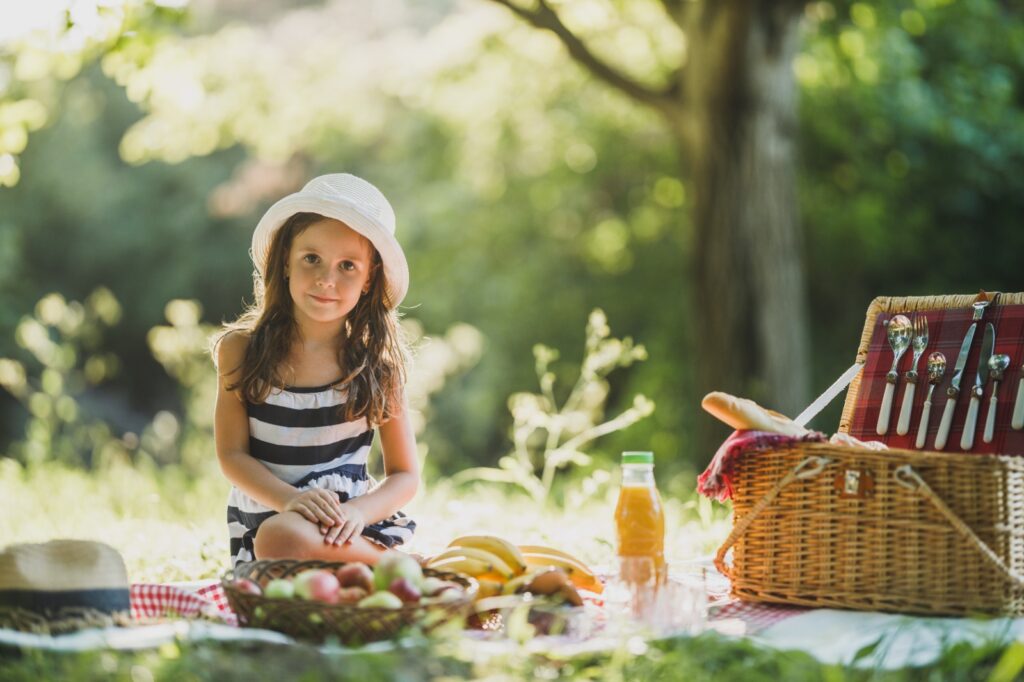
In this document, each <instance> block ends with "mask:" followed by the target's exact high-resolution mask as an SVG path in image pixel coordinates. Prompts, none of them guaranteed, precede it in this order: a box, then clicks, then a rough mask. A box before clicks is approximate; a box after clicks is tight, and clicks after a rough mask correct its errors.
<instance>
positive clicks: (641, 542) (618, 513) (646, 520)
mask: <svg viewBox="0 0 1024 682" xmlns="http://www.w3.org/2000/svg"><path fill="white" fill-rule="evenodd" d="M615 531H616V537H617V540H618V554H619V557H620V558H623V559H624V558H630V559H650V564H648V565H649V566H651V567H653V570H654V572H655V575H654V576H649V575H644V574H643V573H645V571H644V570H643V569H638V568H636V567H637V566H638V565H644V564H646V562H637V561H630V562H628V565H630V566H632V567H633V569H632V570H633V572H639V573H640V574H638V575H631V576H626V575H624V576H623V577H624V578H626V579H630V580H634V581H637V582H645V581H648V580H651V579H655V580H660V579H661V578H663V577H664V575H665V509H664V506H663V505H662V503H661V496H660V495H659V494H658V488H657V486H655V484H654V454H653V453H650V452H624V453H622V488H621V489H620V490H619V501H618V504H617V505H616V506H615ZM621 563H622V565H623V566H625V565H627V562H625V561H623V562H621Z"/></svg>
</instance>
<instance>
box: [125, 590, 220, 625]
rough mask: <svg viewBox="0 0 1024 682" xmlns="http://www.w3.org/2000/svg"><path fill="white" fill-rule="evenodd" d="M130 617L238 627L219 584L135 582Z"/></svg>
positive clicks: (131, 593) (131, 592)
mask: <svg viewBox="0 0 1024 682" xmlns="http://www.w3.org/2000/svg"><path fill="white" fill-rule="evenodd" d="M130 595H131V605H132V618H134V619H135V620H146V619H149V618H168V617H171V618H212V619H215V620H220V621H223V622H224V623H226V624H228V625H238V617H237V616H236V615H235V612H234V611H232V610H231V606H230V605H229V604H228V598H227V595H225V594H224V589H223V588H222V587H221V586H220V583H209V584H206V585H197V586H196V587H195V588H190V587H185V586H181V585H159V584H148V583H135V584H133V585H132V586H131V591H130Z"/></svg>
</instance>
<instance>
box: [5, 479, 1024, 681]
mask: <svg viewBox="0 0 1024 682" xmlns="http://www.w3.org/2000/svg"><path fill="white" fill-rule="evenodd" d="M666 487H672V488H675V487H676V486H675V485H673V484H670V486H666ZM227 489H228V486H227V483H226V482H225V481H224V480H223V477H222V476H221V475H220V473H219V471H217V470H216V468H215V466H214V465H213V464H212V463H211V466H210V469H209V470H208V471H206V472H204V473H203V474H201V475H198V476H196V475H191V476H190V475H187V474H185V472H184V471H183V470H181V469H177V468H174V467H170V468H164V469H159V470H157V469H153V468H132V467H129V466H127V465H123V464H122V465H115V466H112V467H110V468H108V469H107V470H104V471H103V472H102V474H97V473H90V472H85V471H81V470H78V469H73V468H68V467H66V466H61V465H56V464H43V465H38V466H33V467H31V468H25V467H22V466H21V465H19V464H17V463H15V462H14V461H13V460H10V459H3V460H0V500H3V501H4V505H5V510H6V511H7V512H8V513H6V514H4V515H2V516H0V538H3V544H7V543H13V542H39V541H45V540H48V539H52V538H56V537H64V538H88V539H96V540H102V541H104V542H107V543H109V544H111V545H113V546H114V547H116V548H117V549H118V550H120V551H121V553H122V554H123V556H124V557H125V561H126V564H127V567H128V572H129V576H130V579H131V580H132V581H133V582H151V581H152V582H158V581H173V580H196V579H202V578H214V577H217V576H219V575H220V574H221V573H222V572H223V571H224V570H225V569H226V568H227V566H228V560H227V557H228V552H227V538H226V532H225V528H224V521H223V519H224V501H225V498H226V495H227ZM690 489H692V487H691V488H690ZM613 494H614V492H613V491H612V490H609V489H600V490H597V491H595V493H594V494H593V495H590V496H589V497H587V498H585V499H583V498H580V499H576V500H574V501H573V503H572V504H570V505H567V507H566V509H562V510H557V509H555V510H553V509H540V508H538V507H537V505H536V503H535V502H533V501H532V500H529V499H528V498H526V497H524V496H520V495H513V494H508V493H507V492H505V491H504V490H502V489H500V488H495V487H493V486H489V487H483V486H481V487H476V488H469V489H466V488H459V489H455V488H453V487H452V486H450V485H449V484H447V483H446V482H444V481H435V482H433V483H432V484H431V485H430V486H428V487H427V488H426V489H425V490H424V491H422V492H421V494H420V495H419V496H418V497H417V499H416V500H415V501H414V503H413V504H412V505H411V506H410V508H409V509H408V511H409V512H410V514H411V515H413V516H414V518H416V519H417V521H418V522H419V529H418V531H417V535H416V540H415V542H414V544H413V547H412V549H414V550H418V551H421V552H431V551H435V550H437V549H439V548H441V547H443V546H444V545H446V544H447V543H448V541H449V540H451V539H452V538H453V537H455V536H456V535H459V534H462V533H469V532H484V533H495V534H499V535H502V536H503V537H507V538H509V539H512V540H515V541H519V542H527V541H529V542H534V543H540V542H542V543H547V544H552V545H556V546H559V547H561V548H563V549H565V550H567V551H570V552H573V553H576V554H578V555H579V556H580V557H581V558H583V559H585V560H586V561H588V562H590V563H591V564H593V565H598V566H600V565H607V564H608V563H609V562H610V561H611V559H612V557H613V546H612V541H613V538H614V534H613V526H612V509H613V506H614V505H613ZM666 507H667V517H668V523H667V524H666V525H667V527H668V528H670V529H671V530H670V532H669V536H668V537H667V539H666V547H667V550H668V553H669V558H670V560H673V559H674V560H686V559H692V558H694V557H697V556H702V555H706V554H708V553H709V552H711V551H712V550H713V549H714V548H715V547H716V546H717V544H718V543H719V542H720V541H721V538H723V537H724V536H725V535H726V534H727V533H728V528H729V527H728V518H727V515H726V513H725V511H724V510H723V509H722V508H720V507H718V506H717V505H710V504H708V503H706V502H698V501H697V500H695V499H693V498H690V499H684V500H679V499H677V498H675V497H672V496H669V499H668V500H667V503H666ZM1022 667H1024V645H1010V646H995V645H993V646H983V647H970V646H967V645H956V646H952V647H950V648H949V649H947V650H946V651H945V652H944V654H943V656H942V658H941V659H940V660H939V661H937V662H935V663H934V664H933V665H931V666H929V667H928V668H925V669H915V670H903V671H895V672H879V671H870V670H866V671H865V670H852V669H845V668H842V667H838V666H829V665H823V664H821V663H819V662H817V661H816V660H815V659H813V658H812V657H810V656H809V655H807V654H804V653H800V652H782V651H776V650H771V649H766V648H763V647H759V646H757V645H755V644H753V643H751V642H750V641H748V640H742V639H734V638H727V637H723V636H720V635H717V634H714V633H707V634H705V635H702V636H700V637H697V638H674V639H668V640H663V641H658V642H645V641H643V640H640V639H637V638H633V639H630V640H626V641H623V642H622V643H621V646H620V648H619V649H618V650H615V651H605V652H599V653H593V654H586V655H576V656H573V657H572V658H569V659H565V658H560V657H559V656H557V655H554V654H551V653H547V654H545V653H538V652H536V651H535V650H531V649H530V648H528V647H525V646H515V645H511V646H510V647H508V648H507V649H503V650H502V652H501V653H500V654H494V653H493V652H492V653H488V654H486V655H485V654H484V653H483V650H482V649H481V648H480V647H478V646H473V645H472V643H470V642H467V641H466V640H465V639H464V638H462V637H458V636H449V637H442V638H439V639H435V640H432V641H421V642H414V643H412V644H410V645H408V646H403V647H400V648H397V649H394V650H391V651H387V652H377V653H369V652H358V651H356V652H353V651H351V650H347V651H338V650H335V651H328V650H321V649H316V648H311V647H307V646H301V645H300V646H277V645H266V644H261V645H253V644H245V645H242V644H237V643H235V644H227V643H212V642H185V641H182V642H178V643H172V644H166V645H164V646H161V647H159V648H158V649H153V650H145V651H137V652H121V651H118V652H113V651H93V652H86V653H77V654H54V653H44V652H39V651H33V650H24V651H21V650H15V649H3V648H0V679H3V680H32V681H33V682H34V681H35V680H46V679H55V680H58V679H59V680H79V679H97V678H102V679H115V680H122V679H123V680H132V682H146V681H147V680H222V679H275V680H276V679H303V680H319V679H353V680H355V679H359V680H365V679H401V680H426V679H451V680H455V679H489V680H511V679H557V680H561V679H583V680H634V679H643V680H661V679H665V680H678V679H687V680H730V679H742V680H754V681H756V680H771V681H773V682H774V681H775V680H779V679H785V680H791V679H792V680H826V681H833V680H867V679H882V680H919V679H954V680H982V679H993V680H1000V679H1006V680H1009V679H1014V678H1015V677H1016V676H1017V675H1018V674H1019V673H1020V671H1021V669H1022Z"/></svg>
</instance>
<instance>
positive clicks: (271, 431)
mask: <svg viewBox="0 0 1024 682" xmlns="http://www.w3.org/2000/svg"><path fill="white" fill-rule="evenodd" d="M346 395H347V393H346V391H345V390H344V389H340V388H338V387H337V386H336V384H328V385H327V386H317V387H310V388H300V387H285V388H283V389H273V390H272V391H271V392H270V395H268V396H267V400H266V402H265V403H262V404H255V403H249V402H246V412H247V413H248V416H249V454H250V455H252V456H253V457H255V458H256V459H257V460H259V461H260V462H262V463H263V464H264V465H265V466H266V467H267V468H268V469H270V471H271V472H272V473H273V474H274V475H275V476H277V477H278V478H280V479H281V480H283V481H285V482H287V483H290V484H291V485H293V486H295V487H296V488H300V489H307V488H324V489H327V490H333V491H334V492H336V493H337V494H338V497H339V498H340V499H341V501H342V502H345V501H347V500H350V499H352V498H354V497H359V496H360V495H362V494H364V493H366V492H367V491H368V490H370V489H371V488H373V487H374V486H375V485H376V481H374V479H373V477H371V476H370V475H369V473H368V472H367V469H366V459H367V457H368V456H369V454H370V446H371V445H372V444H373V434H374V430H373V429H371V428H369V427H368V425H367V422H366V419H358V420H355V421H350V422H347V421H345V417H344V415H343V414H342V412H343V410H342V409H341V406H342V405H344V403H345V399H346ZM276 513H277V512H275V511H274V510H272V509H270V508H269V507H266V506H264V505H262V504H260V503H259V502H257V501H256V500H254V499H253V498H251V497H249V496H248V495H246V494H245V493H244V492H242V491H241V490H239V489H238V488H236V487H234V486H232V488H231V492H230V493H229V494H228V534H229V537H230V543H231V563H232V565H234V564H237V563H238V562H240V561H252V560H254V559H256V558H257V557H256V556H255V552H254V551H253V539H254V538H255V537H256V530H257V529H258V528H259V526H260V524H261V523H263V522H264V521H266V520H267V519H268V518H270V517H271V516H273V515H274V514H276ZM415 529H416V522H415V521H413V520H412V519H410V518H409V517H407V516H406V515H405V514H403V513H402V512H397V513H395V514H394V515H393V516H391V517H390V518H388V519H385V520H384V521H381V522H380V523H374V524H371V525H367V526H366V528H364V529H363V536H364V537H366V538H367V539H368V540H371V541H373V542H376V543H377V544H379V545H382V546H384V547H394V546H395V545H400V544H402V543H403V542H405V541H406V540H408V539H409V538H410V537H412V533H413V531H414V530H415Z"/></svg>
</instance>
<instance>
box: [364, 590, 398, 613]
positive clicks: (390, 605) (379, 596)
mask: <svg viewBox="0 0 1024 682" xmlns="http://www.w3.org/2000/svg"><path fill="white" fill-rule="evenodd" d="M356 606H359V607H360V608H374V609H400V608H402V600H401V599H399V598H398V597H396V596H395V595H393V594H391V593H390V592H388V591H387V590H381V591H380V592H374V593H373V594H371V595H370V596H369V597H364V598H363V599H361V600H360V601H359V603H358V604H357V605H356Z"/></svg>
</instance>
